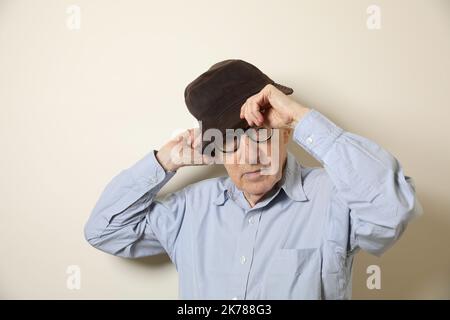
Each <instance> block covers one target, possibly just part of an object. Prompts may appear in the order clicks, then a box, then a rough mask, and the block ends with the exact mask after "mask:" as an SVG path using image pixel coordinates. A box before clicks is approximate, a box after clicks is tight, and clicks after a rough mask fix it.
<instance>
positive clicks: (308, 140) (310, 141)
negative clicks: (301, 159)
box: [306, 136, 313, 144]
mask: <svg viewBox="0 0 450 320" xmlns="http://www.w3.org/2000/svg"><path fill="white" fill-rule="evenodd" d="M306 143H307V144H311V143H313V138H312V136H309V137H308V138H306Z"/></svg>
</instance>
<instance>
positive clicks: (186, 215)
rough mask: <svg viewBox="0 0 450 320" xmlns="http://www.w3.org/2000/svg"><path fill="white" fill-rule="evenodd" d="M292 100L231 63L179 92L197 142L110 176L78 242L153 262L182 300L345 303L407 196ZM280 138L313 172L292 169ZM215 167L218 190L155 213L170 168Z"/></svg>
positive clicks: (205, 188) (185, 193)
mask: <svg viewBox="0 0 450 320" xmlns="http://www.w3.org/2000/svg"><path fill="white" fill-rule="evenodd" d="M292 91H293V90H292V89H291V88H288V87H286V86H282V85H280V84H277V83H275V82H274V81H272V80H271V79H270V78H269V77H268V76H266V75H265V74H264V73H262V72H261V71H260V70H259V69H258V68H256V67H255V66H253V65H251V64H249V63H247V62H245V61H242V60H226V61H222V62H219V63H217V64H215V65H213V66H212V67H211V68H210V69H208V70H207V71H206V72H204V73H203V74H202V75H200V76H199V77H198V78H197V79H195V80H194V81H193V82H192V83H190V84H189V85H188V86H187V88H186V90H185V100H186V104H187V106H188V109H189V111H190V112H191V113H192V114H193V115H194V116H195V117H196V118H197V119H198V120H199V121H201V125H202V129H201V130H198V131H194V130H189V131H188V132H187V133H186V134H182V135H180V136H178V137H177V138H175V139H173V140H171V141H169V142H168V143H167V144H165V145H164V146H163V147H162V148H160V149H159V151H151V152H150V153H149V154H148V155H146V156H145V157H144V158H143V159H141V160H140V161H138V162H137V163H136V164H135V165H133V166H131V167H130V168H128V169H126V170H124V171H122V172H121V173H120V174H119V175H117V176H116V177H115V178H114V179H113V180H112V181H111V182H110V183H109V184H108V186H107V187H106V189H105V190H104V192H103V194H102V195H101V197H100V199H99V201H98V203H97V205H96V206H95V208H94V210H93V212H92V214H91V217H90V219H89V221H88V222H87V224H86V227H85V236H86V239H87V241H88V242H89V243H90V244H91V245H92V246H94V247H96V248H98V249H100V250H102V251H105V252H108V253H111V254H113V255H117V256H121V257H127V258H137V257H144V256H150V255H155V254H159V253H162V252H167V253H168V255H169V256H170V258H171V260H172V262H173V263H174V264H175V265H176V268H177V271H178V274H179V286H180V288H179V292H180V297H181V298H183V299H346V298H350V297H351V275H352V262H353V258H354V256H355V253H356V252H357V251H358V250H359V249H362V250H365V251H367V252H370V253H372V254H375V255H381V254H382V253H383V252H384V251H386V250H387V249H388V248H389V247H390V246H391V245H392V244H393V243H394V242H395V241H396V240H397V239H398V238H399V237H400V235H401V234H402V232H403V231H404V230H405V227H406V224H407V223H408V221H409V220H410V219H411V218H412V217H413V216H414V215H415V213H416V211H417V208H418V206H419V204H418V203H417V202H416V197H415V190H414V185H413V182H412V180H411V178H409V177H407V176H405V175H404V174H403V171H402V168H401V166H400V164H399V162H398V161H397V160H396V159H395V158H394V157H393V156H392V155H390V154H389V153H388V152H387V151H385V150H383V149H382V148H381V147H380V146H379V145H377V144H376V143H374V142H372V141H370V140H368V139H366V138H363V137H360V136H358V135H355V134H352V133H349V132H346V131H344V130H343V129H342V128H340V127H338V126H337V125H336V124H334V123H333V122H331V121H330V120H329V119H327V118H326V117H325V116H323V115H322V114H321V113H319V112H318V111H316V110H313V109H309V108H306V107H304V106H302V105H301V104H300V103H298V102H296V101H294V100H292V99H291V98H290V97H288V95H289V94H291V93H292ZM214 129H216V130H217V131H216V132H219V133H220V134H219V136H217V135H215V138H214V139H205V135H206V133H207V132H208V130H214ZM230 129H235V130H230ZM237 130H241V133H240V134H236V133H235V132H236V131H237ZM200 133H201V134H200ZM291 136H293V139H294V141H295V142H296V143H297V144H299V145H300V146H301V147H302V148H304V149H305V150H306V151H307V152H309V153H310V154H311V155H312V156H314V157H315V158H316V159H317V160H318V161H319V162H320V163H321V164H323V168H308V167H304V166H302V165H300V164H299V163H298V162H297V161H296V159H295V158H294V156H293V155H292V154H290V153H289V152H288V151H287V148H286V145H287V143H288V141H289V139H290V138H291ZM208 141H211V142H210V143H209V144H208V143H207V142H208ZM250 145H253V147H249V146H250ZM255 145H256V148H255V147H254V146H255ZM211 146H212V148H209V151H210V152H206V150H207V149H208V147H211ZM186 149H187V151H188V152H187V154H188V155H191V156H192V157H185V156H181V153H180V150H182V151H184V155H186ZM174 150H178V151H174ZM195 159H197V161H194V160H195ZM198 159H200V161H198ZM219 159H221V160H222V161H223V163H224V165H225V168H226V170H227V172H228V177H219V178H213V179H208V180H205V181H201V182H198V183H195V184H193V185H190V186H188V187H186V188H184V189H182V190H180V191H178V192H175V193H173V194H171V195H169V196H168V197H166V198H165V199H164V200H161V201H159V200H155V196H156V195H157V193H158V191H159V190H160V189H161V188H162V187H163V186H164V185H165V184H166V183H167V182H168V181H169V180H170V179H171V178H172V177H173V176H174V175H175V174H176V172H177V170H178V169H179V168H180V167H183V166H187V165H192V164H199V163H200V164H207V163H213V162H219Z"/></svg>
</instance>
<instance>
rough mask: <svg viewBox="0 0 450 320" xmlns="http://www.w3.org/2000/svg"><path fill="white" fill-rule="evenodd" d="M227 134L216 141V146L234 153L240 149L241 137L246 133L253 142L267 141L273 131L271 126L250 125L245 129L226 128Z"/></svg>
mask: <svg viewBox="0 0 450 320" xmlns="http://www.w3.org/2000/svg"><path fill="white" fill-rule="evenodd" d="M226 131H227V132H226V134H225V136H223V138H222V141H217V142H216V141H215V146H216V148H217V149H218V150H220V151H222V152H223V153H233V152H236V151H237V150H238V149H239V145H240V142H241V137H242V136H243V135H246V136H247V137H248V138H249V139H250V140H252V141H253V142H256V143H257V144H259V143H265V142H267V141H269V140H270V138H272V135H273V131H272V129H271V128H264V127H258V128H254V127H249V128H246V129H245V130H243V129H236V130H228V129H227V130H226Z"/></svg>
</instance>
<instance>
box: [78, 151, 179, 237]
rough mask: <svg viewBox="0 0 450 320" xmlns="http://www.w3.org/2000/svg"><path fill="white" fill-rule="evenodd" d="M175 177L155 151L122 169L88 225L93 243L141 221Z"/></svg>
mask: <svg viewBox="0 0 450 320" xmlns="http://www.w3.org/2000/svg"><path fill="white" fill-rule="evenodd" d="M173 175H174V173H166V172H165V170H164V168H163V167H162V166H161V165H160V164H159V163H158V161H157V160H156V157H155V155H154V152H153V151H152V152H151V153H149V154H148V155H146V156H145V157H144V158H143V159H141V160H140V161H138V162H137V163H136V164H135V165H133V166H132V167H130V168H128V169H126V170H123V171H122V172H121V173H120V174H118V175H117V176H116V177H114V179H112V181H111V182H110V183H109V184H108V185H107V186H106V188H105V190H104V191H103V193H102V194H101V196H100V198H99V200H98V201H97V204H96V205H95V207H94V209H93V210H92V213H91V215H90V217H89V220H88V222H87V223H86V225H85V236H86V239H87V240H88V241H89V242H90V243H91V244H92V242H94V241H95V239H98V238H99V237H101V236H102V235H103V234H105V233H107V232H113V231H115V230H117V229H120V228H121V227H122V226H124V225H125V224H129V223H130V222H132V221H133V220H135V221H138V220H142V219H143V216H144V215H145V209H146V208H147V207H148V206H150V204H151V203H152V201H153V199H154V197H155V196H156V195H157V193H158V191H159V190H160V189H161V188H162V187H163V186H164V184H165V183H167V181H168V180H169V179H170V178H171V177H172V176H173Z"/></svg>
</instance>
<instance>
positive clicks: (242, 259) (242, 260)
mask: <svg viewBox="0 0 450 320" xmlns="http://www.w3.org/2000/svg"><path fill="white" fill-rule="evenodd" d="M245 261H247V259H246V258H245V256H241V264H244V263H245Z"/></svg>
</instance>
